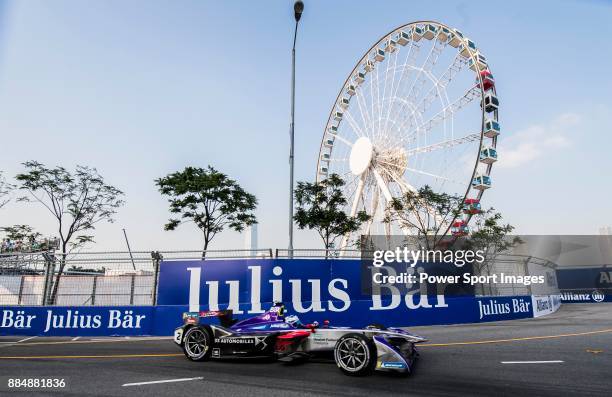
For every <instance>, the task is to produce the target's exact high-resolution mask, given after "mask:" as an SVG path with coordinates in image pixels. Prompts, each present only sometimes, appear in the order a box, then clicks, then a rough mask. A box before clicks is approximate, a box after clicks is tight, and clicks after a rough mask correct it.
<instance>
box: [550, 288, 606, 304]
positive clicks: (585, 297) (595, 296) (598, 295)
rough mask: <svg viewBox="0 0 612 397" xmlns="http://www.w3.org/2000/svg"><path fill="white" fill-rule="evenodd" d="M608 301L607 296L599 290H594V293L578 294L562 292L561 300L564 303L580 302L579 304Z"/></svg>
mask: <svg viewBox="0 0 612 397" xmlns="http://www.w3.org/2000/svg"><path fill="white" fill-rule="evenodd" d="M605 299H606V295H605V294H604V293H602V292H601V291H599V290H593V292H591V293H590V294H589V293H585V292H581V293H576V292H562V293H561V300H563V301H574V302H575V301H578V302H596V303H599V302H603V301H604V300H605Z"/></svg>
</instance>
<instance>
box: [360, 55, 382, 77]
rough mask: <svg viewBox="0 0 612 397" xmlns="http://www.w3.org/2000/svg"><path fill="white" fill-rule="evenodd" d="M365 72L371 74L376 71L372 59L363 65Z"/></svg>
mask: <svg viewBox="0 0 612 397" xmlns="http://www.w3.org/2000/svg"><path fill="white" fill-rule="evenodd" d="M383 59H384V57H383ZM363 70H365V71H366V72H367V73H370V72H371V71H372V70H374V61H372V60H371V59H368V60H367V61H365V64H364V65H363Z"/></svg>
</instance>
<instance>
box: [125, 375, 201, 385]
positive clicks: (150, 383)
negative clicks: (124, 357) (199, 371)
mask: <svg viewBox="0 0 612 397" xmlns="http://www.w3.org/2000/svg"><path fill="white" fill-rule="evenodd" d="M202 379H204V377H202V376H198V377H197V378H179V379H164V380H153V381H150V382H137V383H126V384H124V385H121V386H123V387H126V386H142V385H155V384H158V383H173V382H188V381H191V380H202Z"/></svg>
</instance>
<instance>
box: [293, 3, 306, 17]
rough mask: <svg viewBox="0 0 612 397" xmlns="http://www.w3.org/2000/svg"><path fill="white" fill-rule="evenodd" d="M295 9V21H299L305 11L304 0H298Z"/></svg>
mask: <svg viewBox="0 0 612 397" xmlns="http://www.w3.org/2000/svg"><path fill="white" fill-rule="evenodd" d="M293 11H294V12H295V21H296V22H298V21H299V20H300V18H301V17H302V12H304V2H303V1H302V0H297V1H296V2H295V4H294V5H293Z"/></svg>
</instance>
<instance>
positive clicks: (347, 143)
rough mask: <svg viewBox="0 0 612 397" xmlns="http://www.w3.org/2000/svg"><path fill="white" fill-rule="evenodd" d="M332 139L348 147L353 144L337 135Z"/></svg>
mask: <svg viewBox="0 0 612 397" xmlns="http://www.w3.org/2000/svg"><path fill="white" fill-rule="evenodd" d="M334 138H335V139H337V140H339V141H340V142H342V143H344V144H346V145H348V146H350V147H353V143H352V142H351V141H349V140H348V139H346V138H344V137H342V136H340V135H339V134H338V135H334Z"/></svg>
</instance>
